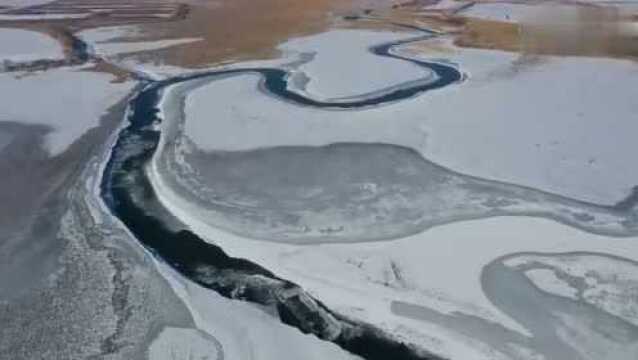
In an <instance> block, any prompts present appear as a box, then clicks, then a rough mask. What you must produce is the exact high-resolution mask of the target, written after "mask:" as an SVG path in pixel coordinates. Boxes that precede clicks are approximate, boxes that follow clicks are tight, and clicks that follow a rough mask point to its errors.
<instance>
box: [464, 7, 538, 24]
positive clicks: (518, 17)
mask: <svg viewBox="0 0 638 360" xmlns="http://www.w3.org/2000/svg"><path fill="white" fill-rule="evenodd" d="M536 13H537V11H536V10H535V6H534V5H527V4H524V3H506V2H499V3H476V4H474V5H472V6H469V7H467V8H466V9H464V10H463V11H461V12H460V13H459V15H463V16H467V17H475V18H479V19H485V20H495V21H505V22H513V23H519V22H521V21H529V20H531V19H530V18H532V17H534V16H535V15H536Z"/></svg>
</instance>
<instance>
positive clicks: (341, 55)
mask: <svg viewBox="0 0 638 360" xmlns="http://www.w3.org/2000/svg"><path fill="white" fill-rule="evenodd" d="M410 35H411V36H413V37H416V36H419V35H423V34H419V33H416V32H414V33H404V32H389V31H370V30H331V31H327V32H324V33H321V34H318V35H312V36H307V37H302V38H296V39H291V40H288V41H286V42H285V43H283V44H281V45H280V46H279V47H278V48H279V49H280V50H281V51H282V52H283V53H284V55H291V54H308V55H311V56H312V60H311V61H309V62H308V63H305V64H303V65H301V66H299V67H298V68H297V69H296V71H295V72H294V74H293V75H292V76H293V77H295V76H296V77H299V75H301V74H303V75H302V77H303V78H305V79H307V84H305V89H297V88H296V87H293V89H295V90H303V91H302V92H304V93H306V94H309V95H310V96H312V97H314V98H317V99H338V98H344V97H354V96H357V95H361V94H365V93H370V92H374V91H375V90H379V89H383V88H386V87H390V86H393V85H397V84H400V83H403V82H407V81H412V80H416V79H417V78H420V77H432V76H433V74H432V72H431V71H429V70H428V69H425V68H421V67H419V66H417V65H414V64H412V63H409V62H407V61H402V60H397V59H392V58H388V57H383V56H377V55H373V54H371V53H370V49H369V48H370V47H372V46H375V45H381V44H384V43H388V42H393V41H396V40H399V39H405V38H407V37H409V36H410Z"/></svg>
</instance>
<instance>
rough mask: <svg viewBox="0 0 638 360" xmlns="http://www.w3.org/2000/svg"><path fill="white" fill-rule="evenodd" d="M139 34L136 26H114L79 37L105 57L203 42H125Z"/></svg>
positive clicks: (184, 40)
mask: <svg viewBox="0 0 638 360" xmlns="http://www.w3.org/2000/svg"><path fill="white" fill-rule="evenodd" d="M138 32H139V30H138V28H137V27H135V26H132V25H131V26H112V27H102V28H95V29H89V30H84V31H81V32H80V33H79V36H80V37H81V38H82V39H83V40H84V41H86V42H87V43H89V44H92V46H93V49H94V50H95V52H96V53H98V54H99V55H103V56H114V55H124V54H129V53H135V52H142V51H149V50H157V49H162V48H167V47H171V46H177V45H182V44H189V43H192V42H196V41H201V40H202V38H181V39H164V40H156V41H123V40H121V39H122V38H126V37H127V36H133V35H135V34H137V33H138Z"/></svg>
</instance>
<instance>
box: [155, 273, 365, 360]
mask: <svg viewBox="0 0 638 360" xmlns="http://www.w3.org/2000/svg"><path fill="white" fill-rule="evenodd" d="M157 265H158V267H159V269H160V271H161V272H162V273H163V275H164V276H165V277H166V278H167V279H168V280H169V282H170V284H171V286H172V287H173V289H174V291H175V292H176V293H177V295H178V296H179V297H180V298H181V299H182V300H183V301H184V303H185V304H186V305H187V306H188V307H189V309H190V311H191V314H192V316H193V318H194V320H195V325H196V326H197V328H198V329H199V330H201V331H203V332H204V333H206V334H208V336H210V337H211V338H212V339H208V341H207V342H205V343H201V342H200V346H199V347H198V348H199V349H201V346H206V347H210V346H212V345H213V344H218V347H217V348H216V350H217V351H216V353H215V354H211V353H208V354H207V355H208V356H211V360H212V359H220V360H221V359H260V360H281V359H308V360H324V359H335V360H353V359H356V357H354V356H352V355H350V354H349V353H347V352H345V351H343V350H342V349H340V348H339V347H337V345H334V344H332V343H330V342H325V341H322V340H319V339H318V338H316V337H315V336H313V335H306V334H302V333H301V332H300V331H299V330H297V329H295V328H293V327H290V326H287V325H284V324H282V323H281V322H280V321H279V320H278V319H276V318H275V317H274V316H273V315H272V314H269V313H267V312H266V310H265V309H261V308H259V307H257V306H254V305H251V304H248V303H246V302H243V301H239V300H229V299H226V298H224V297H222V296H220V295H218V294H217V293H215V292H214V291H211V290H209V289H205V288H203V287H201V286H199V285H197V284H195V283H193V282H191V281H189V280H185V279H184V278H183V277H182V276H180V275H178V274H176V273H175V272H174V271H173V270H172V269H171V268H169V267H168V266H167V265H165V264H163V263H157ZM181 345H182V346H183V345H184V344H181ZM192 350H193V351H195V350H197V349H195V348H193V349H192ZM220 353H221V356H218V355H220ZM213 355H217V356H213ZM188 358H189V359H190V357H188ZM157 359H171V358H170V357H169V358H166V357H163V358H162V357H158V358H157Z"/></svg>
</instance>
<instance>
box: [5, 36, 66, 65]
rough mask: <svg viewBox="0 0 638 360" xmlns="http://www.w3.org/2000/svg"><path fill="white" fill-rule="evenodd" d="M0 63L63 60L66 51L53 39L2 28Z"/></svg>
mask: <svg viewBox="0 0 638 360" xmlns="http://www.w3.org/2000/svg"><path fill="white" fill-rule="evenodd" d="M0 44H2V48H1V49H0V62H2V61H5V60H8V61H13V62H23V61H34V60H40V59H62V58H64V51H63V49H62V46H61V45H60V43H58V42H57V41H56V40H55V39H53V38H52V37H50V36H48V35H46V34H43V33H39V32H35V31H28V30H20V29H9V28H0Z"/></svg>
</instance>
